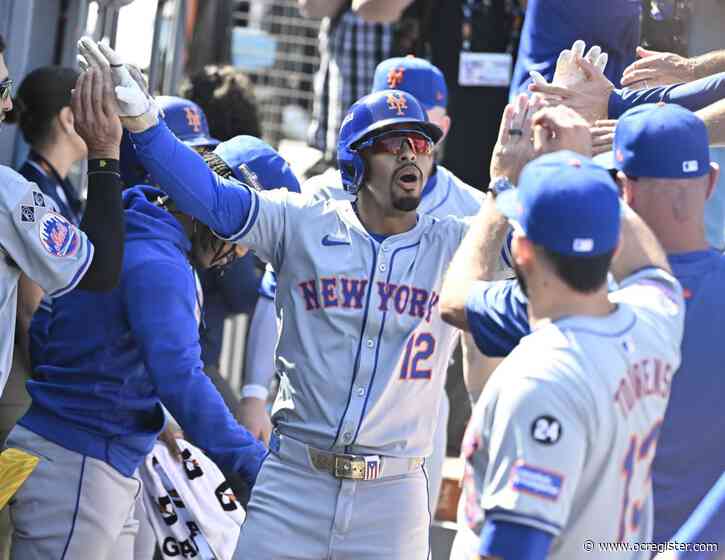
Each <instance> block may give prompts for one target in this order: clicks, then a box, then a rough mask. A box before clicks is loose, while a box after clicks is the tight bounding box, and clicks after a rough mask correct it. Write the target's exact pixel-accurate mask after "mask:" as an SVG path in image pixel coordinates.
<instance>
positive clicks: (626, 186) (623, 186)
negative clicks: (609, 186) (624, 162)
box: [616, 171, 634, 206]
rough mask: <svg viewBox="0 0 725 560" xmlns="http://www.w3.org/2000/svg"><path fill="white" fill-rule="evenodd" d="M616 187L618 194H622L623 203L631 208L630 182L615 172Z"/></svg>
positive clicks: (632, 193)
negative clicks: (617, 187)
mask: <svg viewBox="0 0 725 560" xmlns="http://www.w3.org/2000/svg"><path fill="white" fill-rule="evenodd" d="M616 181H617V185H618V186H619V192H620V193H621V194H622V198H623V199H624V202H626V203H627V205H628V206H632V204H633V202H634V191H633V190H632V181H631V180H630V179H629V178H628V177H627V176H626V175H625V174H624V173H622V172H621V171H619V172H617V178H616Z"/></svg>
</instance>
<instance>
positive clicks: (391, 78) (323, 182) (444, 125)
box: [241, 56, 507, 512]
mask: <svg viewBox="0 0 725 560" xmlns="http://www.w3.org/2000/svg"><path fill="white" fill-rule="evenodd" d="M389 87H395V88H396V89H399V90H401V91H405V92H408V93H410V94H411V95H413V96H414V97H415V98H416V99H417V100H418V101H419V102H420V104H421V105H422V106H423V108H424V109H425V111H426V114H427V115H428V118H429V120H430V121H431V122H433V123H435V124H437V125H438V126H439V127H440V128H441V130H443V132H444V136H445V132H446V131H447V130H448V129H449V128H450V126H451V122H450V117H448V115H447V114H446V103H447V87H446V82H445V79H444V77H443V74H442V72H441V71H440V70H439V69H438V68H437V67H435V66H434V65H433V64H431V63H430V62H428V61H427V60H423V59H421V58H416V57H413V56H407V57H402V58H391V59H388V60H384V61H383V62H381V63H380V64H379V65H378V67H377V69H376V70H375V78H374V80H373V91H380V90H383V89H387V88H389ZM302 192H303V193H309V194H310V195H311V196H315V197H319V198H321V199H324V198H332V199H338V200H349V201H354V200H355V196H354V195H352V194H350V193H349V192H348V191H346V190H345V189H344V188H343V186H342V178H341V176H340V173H339V171H337V170H334V169H333V170H330V171H328V172H325V173H323V174H322V175H317V176H315V177H312V178H310V179H308V180H307V181H306V182H305V183H304V184H303V186H302ZM483 199H484V194H483V192H481V191H478V190H476V189H474V188H473V187H471V186H469V185H467V184H465V183H464V182H463V181H461V180H460V179H458V177H456V176H455V175H454V174H453V173H451V172H450V171H449V170H447V169H446V168H445V167H443V166H441V165H435V166H434V168H433V172H432V173H431V176H430V178H429V179H428V182H427V183H426V186H425V187H424V189H423V194H422V196H421V200H420V204H419V205H418V212H419V213H421V214H430V215H431V216H433V217H436V218H444V217H446V216H459V217H464V216H474V215H475V214H476V213H478V211H479V209H480V207H481V203H482V201H483ZM505 248H507V246H505ZM275 285H276V280H275V278H274V273H273V272H271V271H270V270H268V271H267V272H266V273H265V278H264V279H263V281H262V286H261V288H260V296H262V297H260V299H259V301H258V302H257V305H256V307H255V310H254V315H253V317H252V322H251V325H250V332H249V340H250V344H248V346H247V357H246V367H245V371H246V372H247V373H246V375H247V379H246V380H245V386H244V387H243V388H242V396H243V400H242V403H241V410H242V421H243V422H244V421H245V420H247V421H249V422H250V425H249V426H247V427H248V428H249V429H250V431H252V433H256V434H257V435H258V436H260V437H264V436H265V426H269V420H268V419H267V411H266V398H267V387H268V386H269V383H270V381H271V378H272V376H273V374H274V346H275V344H274V343H275V341H276V338H277V318H276V316H275V312H274V287H275ZM464 345H465V340H464ZM466 356H467V357H469V360H468V361H467V362H466V363H465V364H464V368H465V367H466V366H468V367H470V368H482V367H485V365H483V364H481V361H483V360H485V359H486V358H485V357H484V356H483V355H482V354H480V352H478V350H477V349H476V347H475V344H473V343H472V342H471V343H470V344H468V345H466ZM444 367H446V368H447V364H446V365H445V366H444ZM445 374H446V373H445V371H443V372H440V373H439V372H436V373H435V374H434V375H442V376H445ZM448 412H449V402H448V397H447V395H445V393H444V395H443V398H442V399H441V401H440V410H439V411H438V414H437V418H438V423H437V425H436V431H435V435H434V445H433V454H432V455H431V456H430V457H428V458H427V459H426V462H425V469H426V472H427V474H428V486H429V498H430V506H431V511H433V512H434V511H435V507H436V505H437V503H438V492H439V489H440V483H441V477H442V467H443V461H444V459H445V456H446V444H447V437H446V435H447V428H448ZM266 429H267V430H268V429H269V428H266Z"/></svg>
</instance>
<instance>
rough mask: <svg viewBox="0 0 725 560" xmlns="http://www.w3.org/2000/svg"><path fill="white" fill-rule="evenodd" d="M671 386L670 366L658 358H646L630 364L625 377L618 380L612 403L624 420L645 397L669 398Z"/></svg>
mask: <svg viewBox="0 0 725 560" xmlns="http://www.w3.org/2000/svg"><path fill="white" fill-rule="evenodd" d="M671 384H672V366H671V365H670V364H668V363H667V362H665V361H663V360H660V359H658V358H646V359H644V360H641V361H639V362H636V363H634V364H632V365H631V366H630V367H629V369H628V370H627V375H626V376H625V377H622V379H620V380H619V385H618V386H617V390H616V391H615V392H614V402H615V403H616V404H618V405H619V410H620V412H621V413H622V415H623V416H624V417H625V418H626V417H627V416H628V415H629V413H630V412H631V411H632V409H633V408H634V407H635V406H636V405H637V403H639V402H640V400H642V399H643V398H645V397H650V396H654V397H659V398H662V399H667V398H669V395H670V386H671Z"/></svg>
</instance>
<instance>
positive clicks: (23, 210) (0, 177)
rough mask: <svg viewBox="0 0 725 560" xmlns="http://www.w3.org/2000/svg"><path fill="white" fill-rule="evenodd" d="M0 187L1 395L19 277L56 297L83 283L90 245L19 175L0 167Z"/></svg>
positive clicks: (10, 348)
mask: <svg viewBox="0 0 725 560" xmlns="http://www.w3.org/2000/svg"><path fill="white" fill-rule="evenodd" d="M0 185H1V187H0V324H2V329H3V330H2V334H1V335H0V395H1V394H2V391H3V388H4V387H5V383H6V381H7V377H8V375H9V373H10V365H11V361H12V355H13V341H14V339H15V336H14V333H15V317H16V311H17V299H18V297H17V293H18V281H19V279H20V273H21V272H24V273H25V274H26V275H27V276H28V277H29V278H30V279H31V280H32V281H33V282H35V283H36V284H38V285H39V286H40V287H41V288H42V289H43V290H44V291H45V292H46V294H48V295H49V296H51V297H58V296H61V295H63V294H64V293H67V292H69V291H70V290H72V289H73V288H74V287H75V286H76V285H77V284H78V282H80V280H81V278H83V275H84V274H85V272H86V271H87V270H88V267H89V266H90V264H91V260H92V259H93V245H92V244H91V243H90V242H89V241H88V238H87V237H86V235H85V233H83V232H82V231H81V230H79V229H78V228H76V227H75V226H74V225H73V224H71V223H70V222H69V221H68V220H66V219H65V218H64V217H63V216H62V215H61V214H59V213H58V212H56V211H55V210H56V208H55V205H54V203H53V201H52V200H51V199H50V198H49V197H47V196H45V195H44V194H43V193H42V192H41V191H40V189H39V188H38V187H37V186H36V185H35V184H34V183H30V182H28V181H27V180H26V179H25V177H23V176H22V175H20V174H19V173H16V172H15V171H13V170H12V169H10V168H9V167H5V166H0Z"/></svg>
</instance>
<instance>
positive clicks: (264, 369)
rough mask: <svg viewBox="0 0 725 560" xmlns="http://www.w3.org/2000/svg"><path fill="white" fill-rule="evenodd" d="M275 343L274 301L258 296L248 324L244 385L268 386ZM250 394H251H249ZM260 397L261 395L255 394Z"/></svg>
mask: <svg viewBox="0 0 725 560" xmlns="http://www.w3.org/2000/svg"><path fill="white" fill-rule="evenodd" d="M276 344H277V316H276V314H275V308H274V301H273V300H271V299H269V298H266V297H264V296H260V298H259V300H258V301H257V305H256V307H255V308H254V314H253V315H252V321H251V323H250V325H249V338H248V340H247V352H246V357H245V364H244V374H245V378H244V386H245V387H247V386H250V385H254V386H257V387H264V388H265V389H267V388H268V387H269V382H270V381H271V380H272V376H273V375H274V348H275V346H276ZM250 396H252V395H250ZM256 396H257V398H262V395H261V394H260V395H256Z"/></svg>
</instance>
